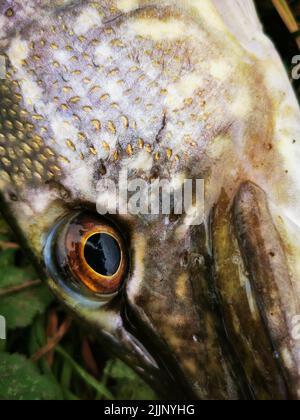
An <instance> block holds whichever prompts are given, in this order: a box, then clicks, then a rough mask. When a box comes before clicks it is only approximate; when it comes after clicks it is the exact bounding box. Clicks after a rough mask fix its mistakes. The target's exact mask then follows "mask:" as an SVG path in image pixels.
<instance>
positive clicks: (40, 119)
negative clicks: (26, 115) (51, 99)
mask: <svg viewBox="0 0 300 420" xmlns="http://www.w3.org/2000/svg"><path fill="white" fill-rule="evenodd" d="M32 119H33V120H37V121H42V120H43V119H44V117H43V116H42V115H39V114H33V115H32Z"/></svg>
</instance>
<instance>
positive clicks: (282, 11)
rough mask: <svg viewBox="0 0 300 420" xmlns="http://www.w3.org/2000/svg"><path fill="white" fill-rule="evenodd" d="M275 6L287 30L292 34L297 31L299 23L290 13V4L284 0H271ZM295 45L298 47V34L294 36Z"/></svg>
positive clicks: (299, 40) (299, 42)
mask: <svg viewBox="0 0 300 420" xmlns="http://www.w3.org/2000/svg"><path fill="white" fill-rule="evenodd" d="M272 2H273V4H274V6H275V8H276V9H277V11H278V13H279V15H280V16H281V18H282V20H283V21H284V23H285V25H286V26H287V28H288V30H289V31H290V32H291V33H292V34H294V33H297V32H298V31H299V25H298V23H297V21H296V19H295V17H294V15H293V13H292V10H291V8H290V6H289V5H288V3H287V1H286V0H272ZM296 42H297V45H298V47H299V49H300V35H299V36H297V37H296Z"/></svg>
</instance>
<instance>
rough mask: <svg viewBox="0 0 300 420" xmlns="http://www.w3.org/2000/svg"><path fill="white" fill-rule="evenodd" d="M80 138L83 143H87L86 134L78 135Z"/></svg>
mask: <svg viewBox="0 0 300 420" xmlns="http://www.w3.org/2000/svg"><path fill="white" fill-rule="evenodd" d="M78 138H79V140H81V141H85V140H86V139H87V137H86V134H84V133H78Z"/></svg>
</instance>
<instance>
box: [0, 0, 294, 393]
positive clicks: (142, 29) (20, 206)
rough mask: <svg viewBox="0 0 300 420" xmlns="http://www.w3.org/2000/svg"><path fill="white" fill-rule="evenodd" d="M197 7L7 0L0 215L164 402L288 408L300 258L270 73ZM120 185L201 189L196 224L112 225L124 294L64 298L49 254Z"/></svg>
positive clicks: (0, 103) (63, 280)
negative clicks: (124, 256)
mask: <svg viewBox="0 0 300 420" xmlns="http://www.w3.org/2000/svg"><path fill="white" fill-rule="evenodd" d="M0 6H1V13H3V14H5V11H6V9H7V4H6V2H5V1H2V2H0ZM201 6H203V7H201V8H200V7H199V8H198V6H195V3H194V2H193V0H189V1H187V2H184V3H181V2H175V1H172V0H170V1H163V2H155V5H154V4H153V2H150V1H146V0H145V1H127V2H126V1H125V2H124V1H105V0H98V1H93V2H92V1H85V2H83V1H65V2H64V1H61V2H47V1H38V0H36V1H34V0H32V1H31V2H28V6H27V7H24V6H22V4H21V3H20V2H16V10H15V13H14V15H13V16H12V17H5V19H6V20H5V25H4V26H3V28H2V32H4V33H2V35H1V37H0V38H1V40H0V53H1V54H4V55H5V57H6V58H7V72H6V76H5V79H4V80H3V81H2V83H1V85H0V95H1V96H0V118H1V119H0V157H1V159H0V160H1V167H0V189H1V197H2V199H1V202H2V210H3V212H4V213H5V214H6V216H7V218H8V220H9V221H10V223H11V224H12V225H13V227H14V228H15V229H17V231H18V232H19V236H20V240H21V241H22V243H23V244H24V246H26V247H27V248H28V251H29V252H30V254H31V255H32V258H33V260H34V262H35V263H36V265H37V268H38V270H39V272H40V274H41V276H42V277H43V278H44V279H45V281H47V283H48V284H49V287H50V288H51V289H52V290H53V292H54V294H55V295H56V296H57V298H58V299H59V301H61V302H62V303H64V304H65V305H66V307H67V308H68V309H69V310H70V311H71V312H72V313H73V314H74V315H76V316H77V317H78V319H79V320H80V321H81V322H82V323H83V324H84V325H86V327H88V328H90V329H91V330H93V331H94V333H95V335H96V336H97V337H98V338H99V340H100V341H101V342H102V345H104V346H106V347H107V349H109V350H111V351H112V352H114V353H115V354H117V355H118V356H119V357H121V358H122V359H123V360H125V361H126V362H127V363H128V364H130V365H132V366H133V367H134V368H135V369H136V370H137V371H138V372H139V373H140V374H141V375H143V376H144V377H145V378H146V379H147V380H148V381H149V383H150V384H152V385H153V387H155V388H156V389H157V390H158V392H159V393H160V394H161V395H162V396H165V397H167V398H178V399H187V398H188V399H191V398H198V399H212V400H215V399H221V400H228V399H289V398H293V399H298V398H299V390H300V388H299V372H298V366H299V360H298V359H299V354H300V353H299V341H297V340H295V339H293V338H292V327H293V323H292V322H293V321H292V320H293V319H294V317H295V316H297V315H298V314H299V313H300V308H299V298H298V296H299V295H298V292H296V293H294V292H293V291H294V290H298V289H297V287H298V286H297V287H296V288H295V281H296V280H297V273H293V272H292V269H291V266H290V264H291V261H292V257H293V258H294V254H295V255H296V257H295V258H297V253H296V252H294V249H293V247H292V246H291V245H290V242H289V240H290V238H289V237H284V236H283V235H282V234H281V233H279V230H278V227H277V225H276V223H275V221H274V219H273V214H272V211H271V210H270V208H269V199H270V197H271V198H272V200H273V198H274V197H277V196H278V197H280V199H279V203H284V205H285V204H286V203H287V205H290V201H289V200H290V198H289V197H290V195H291V194H292V195H293V194H294V195H295V196H296V192H297V191H298V189H299V188H298V182H297V181H296V180H295V179H293V175H289V174H288V173H287V167H286V162H285V161H284V159H283V156H282V151H281V149H279V146H277V143H276V134H277V133H276V130H277V128H276V118H277V115H278V113H279V112H280V110H281V102H280V100H279V99H278V98H277V97H275V96H274V94H273V92H272V90H270V88H269V86H268V85H267V83H266V79H265V74H266V71H267V68H266V67H265V63H264V62H263V61H262V60H260V59H259V58H257V57H256V56H255V55H254V54H251V53H249V52H247V51H246V50H244V49H243V48H242V47H241V46H240V45H239V43H238V41H237V40H236V39H235V38H234V37H233V36H232V35H231V34H230V33H229V32H228V30H227V29H226V27H225V25H224V24H223V23H222V21H221V19H220V18H219V17H218V16H217V14H216V11H215V10H214V9H212V8H211V2H210V1H208V0H202V5H201ZM205 13H206V15H205ZM4 28H5V29H4ZM187 34H188V35H187ZM221 62H222V66H221V65H220V63H221ZM216 63H217V64H218V65H219V67H216ZM223 65H224V66H223ZM219 68H221V70H219ZM284 77H285V76H284ZM293 112H294V111H293ZM296 112H298V111H295V115H296ZM297 150H298V149H297ZM122 170H127V171H128V174H129V179H134V178H136V177H140V178H142V179H144V180H146V181H147V182H150V181H151V180H154V179H158V178H159V179H168V180H172V181H175V180H176V182H177V183H179V184H180V183H182V180H183V179H204V180H205V185H206V187H205V220H204V223H203V224H202V225H201V226H187V225H186V215H182V216H179V217H174V215H170V217H167V218H166V216H163V215H159V216H156V217H148V216H138V217H137V216H132V215H126V216H124V215H123V216H122V215H120V216H113V217H112V218H111V219H112V220H113V222H114V223H115V224H116V225H117V226H118V228H119V229H120V231H121V233H122V235H123V236H124V238H125V239H124V240H125V243H126V249H127V253H128V266H129V269H128V272H127V273H126V277H125V278H124V280H123V285H122V287H121V288H120V290H119V291H118V293H115V294H113V295H110V296H99V295H95V294H93V293H91V292H90V291H89V290H87V289H86V288H84V287H80V288H75V289H74V287H73V286H72V284H73V283H74V279H72V275H71V274H70V271H68V270H64V269H62V267H61V265H60V264H59V258H57V254H56V253H55V251H54V250H55V249H56V248H55V247H56V245H57V243H58V242H59V241H60V240H61V235H63V231H64V229H66V227H67V226H68V223H69V221H70V219H71V218H72V216H73V215H74V212H79V213H80V212H85V211H87V210H88V211H91V212H93V214H95V215H97V211H96V204H97V200H99V197H97V183H98V182H99V181H100V180H103V179H111V180H114V181H115V182H116V184H118V182H119V174H120V172H121V171H122ZM262 186H263V188H264V189H265V190H267V191H268V197H267V196H266V194H265V193H264V191H263V190H262V189H261V187H262ZM287 191H289V194H287ZM100 200H101V197H100ZM273 202H275V203H276V198H274V200H273ZM289 253H290V254H291V255H290V254H289ZM298 259H299V258H298ZM296 262H297V261H296ZM295 279H296V280H295Z"/></svg>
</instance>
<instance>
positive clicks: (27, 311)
mask: <svg viewBox="0 0 300 420" xmlns="http://www.w3.org/2000/svg"><path fill="white" fill-rule="evenodd" d="M52 300H53V297H52V295H51V293H50V292H49V291H48V289H47V288H46V287H45V286H44V285H41V286H38V287H33V288H31V289H28V290H25V291H23V292H20V293H15V294H12V295H8V296H2V297H0V314H1V315H2V316H4V317H5V318H6V323H7V329H8V330H12V329H15V328H25V327H27V326H29V325H30V324H31V323H32V322H33V320H34V318H35V317H36V316H37V315H40V314H43V313H44V312H45V310H46V308H47V307H48V306H49V304H50V303H51V302H52Z"/></svg>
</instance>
